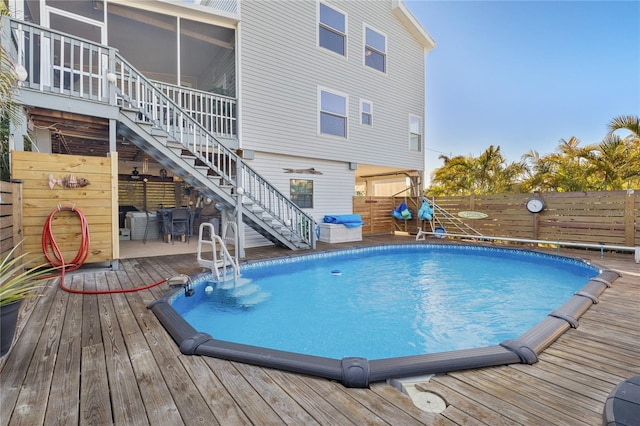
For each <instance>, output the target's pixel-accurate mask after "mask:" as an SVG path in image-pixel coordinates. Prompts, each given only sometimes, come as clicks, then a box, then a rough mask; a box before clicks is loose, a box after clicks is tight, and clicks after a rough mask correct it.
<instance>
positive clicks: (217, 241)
mask: <svg viewBox="0 0 640 426" xmlns="http://www.w3.org/2000/svg"><path fill="white" fill-rule="evenodd" d="M205 228H208V232H209V236H210V239H209V240H205V239H204V238H203V235H204V230H205ZM203 242H206V243H209V244H211V251H212V253H211V256H212V260H207V259H203V258H202V243H203ZM218 245H219V246H220V249H219V250H220V255H221V257H222V259H221V260H222V277H223V279H222V280H221V279H220V271H219V269H218V253H217V252H218V250H217V247H218ZM197 260H198V263H199V264H200V266H202V267H205V266H206V265H208V266H209V267H210V268H211V273H212V275H214V276H215V279H216V281H224V277H226V276H227V266H231V267H232V268H233V279H234V281H235V282H237V281H238V277H239V276H240V264H239V263H238V257H237V256H232V255H231V253H230V252H229V250H228V249H227V246H226V244H225V243H224V241H223V239H222V238H221V237H220V236H219V235H217V234H216V232H215V230H214V226H213V224H211V223H209V222H203V223H201V224H200V227H199V228H198V249H197Z"/></svg>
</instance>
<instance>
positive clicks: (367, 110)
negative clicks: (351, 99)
mask: <svg viewBox="0 0 640 426" xmlns="http://www.w3.org/2000/svg"><path fill="white" fill-rule="evenodd" d="M360 124H364V125H366V126H373V104H372V103H371V102H369V101H364V100H361V101H360Z"/></svg>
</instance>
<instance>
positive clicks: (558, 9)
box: [405, 0, 640, 174]
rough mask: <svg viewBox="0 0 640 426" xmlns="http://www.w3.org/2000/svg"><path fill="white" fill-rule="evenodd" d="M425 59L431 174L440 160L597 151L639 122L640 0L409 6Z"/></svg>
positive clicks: (514, 158) (515, 158) (512, 158)
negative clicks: (621, 126) (625, 120)
mask: <svg viewBox="0 0 640 426" xmlns="http://www.w3.org/2000/svg"><path fill="white" fill-rule="evenodd" d="M405 4H406V5H407V7H408V8H409V9H410V10H411V12H412V13H413V14H414V15H415V17H416V18H417V19H418V21H420V23H421V24H422V25H423V26H424V28H425V29H426V30H427V32H429V34H431V36H432V37H433V38H434V39H435V41H436V43H437V45H436V48H435V49H433V50H432V51H430V52H429V53H428V54H427V56H426V122H425V142H426V156H427V165H426V167H427V170H426V171H427V174H430V173H431V172H432V171H433V170H434V169H436V168H438V167H440V166H442V160H439V159H438V156H439V155H441V154H445V155H448V156H450V155H453V156H455V155H474V156H476V157H477V156H478V155H480V154H481V153H482V152H483V151H484V150H485V149H486V148H488V147H489V146H490V145H494V146H500V148H501V151H502V153H503V155H504V156H505V158H506V159H507V161H518V160H520V157H521V156H522V155H523V154H525V153H527V152H528V151H529V150H531V149H535V150H536V151H538V152H539V153H540V154H541V155H546V154H550V153H552V152H554V151H555V150H556V147H557V146H558V144H559V141H560V139H565V140H569V138H571V137H572V136H575V137H577V138H578V139H580V141H581V145H586V144H591V143H598V142H600V141H601V140H602V138H603V137H604V136H605V135H606V133H607V124H608V123H609V121H610V120H611V119H612V118H614V117H616V116H619V115H627V114H631V115H640V2H639V1H543V0H537V1H457V0H449V1H411V0H405Z"/></svg>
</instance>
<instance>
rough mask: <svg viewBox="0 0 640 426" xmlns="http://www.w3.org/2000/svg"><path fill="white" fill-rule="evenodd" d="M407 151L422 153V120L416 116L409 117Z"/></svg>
mask: <svg viewBox="0 0 640 426" xmlns="http://www.w3.org/2000/svg"><path fill="white" fill-rule="evenodd" d="M409 150H410V151H418V152H420V151H422V119H421V118H420V117H418V116H417V115H410V116H409Z"/></svg>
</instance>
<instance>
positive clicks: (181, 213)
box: [171, 207, 191, 244]
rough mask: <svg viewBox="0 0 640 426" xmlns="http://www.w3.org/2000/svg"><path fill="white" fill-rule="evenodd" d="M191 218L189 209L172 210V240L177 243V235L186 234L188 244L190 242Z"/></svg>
mask: <svg viewBox="0 0 640 426" xmlns="http://www.w3.org/2000/svg"><path fill="white" fill-rule="evenodd" d="M190 223H191V220H190V218H189V209H187V208H186V207H184V208H182V207H181V208H175V209H173V210H172V212H171V241H172V243H175V241H176V235H185V237H186V239H187V244H189V237H190V234H191V232H189V225H190Z"/></svg>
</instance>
